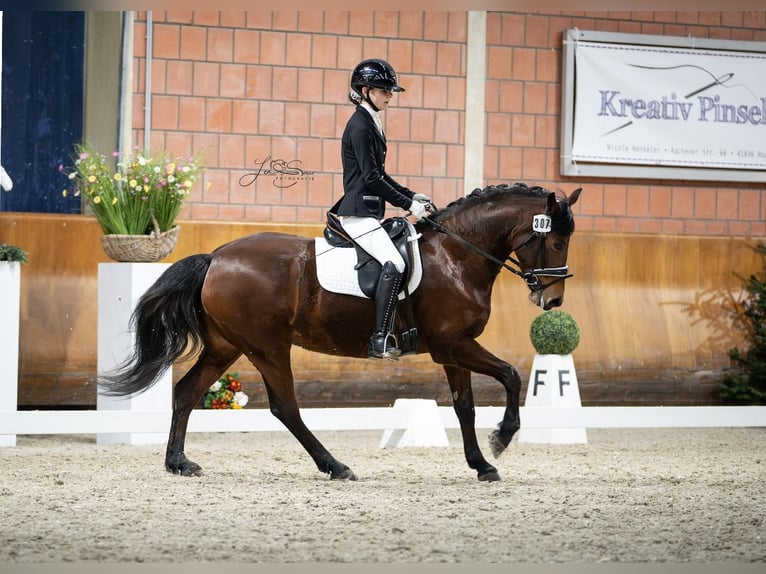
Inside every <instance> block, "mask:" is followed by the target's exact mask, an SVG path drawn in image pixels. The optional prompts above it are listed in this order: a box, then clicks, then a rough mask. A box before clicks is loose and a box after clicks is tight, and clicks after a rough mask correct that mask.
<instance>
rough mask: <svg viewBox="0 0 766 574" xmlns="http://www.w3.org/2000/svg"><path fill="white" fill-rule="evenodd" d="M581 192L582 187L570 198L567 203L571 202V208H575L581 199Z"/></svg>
mask: <svg viewBox="0 0 766 574" xmlns="http://www.w3.org/2000/svg"><path fill="white" fill-rule="evenodd" d="M581 191H582V187H578V188H577V189H575V190H574V191H573V192H572V194H571V195H570V196H569V199H568V200H567V201H568V202H569V206H570V207H571V206H573V205H574V204H575V203H577V199H578V198H579V197H580V192H581Z"/></svg>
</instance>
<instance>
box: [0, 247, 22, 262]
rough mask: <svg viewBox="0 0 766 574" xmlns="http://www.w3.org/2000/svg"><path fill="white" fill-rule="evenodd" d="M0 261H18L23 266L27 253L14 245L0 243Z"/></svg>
mask: <svg viewBox="0 0 766 574" xmlns="http://www.w3.org/2000/svg"><path fill="white" fill-rule="evenodd" d="M0 261H18V262H19V263H21V264H22V265H24V264H25V263H26V262H27V252H26V251H24V250H23V249H22V248H21V247H18V246H16V245H8V244H7V243H0Z"/></svg>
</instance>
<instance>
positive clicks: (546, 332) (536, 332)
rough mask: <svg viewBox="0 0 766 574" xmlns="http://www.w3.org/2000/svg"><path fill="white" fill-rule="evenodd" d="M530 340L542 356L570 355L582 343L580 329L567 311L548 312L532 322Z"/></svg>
mask: <svg viewBox="0 0 766 574" xmlns="http://www.w3.org/2000/svg"><path fill="white" fill-rule="evenodd" d="M529 338H530V340H531V341H532V345H533V346H534V348H535V351H537V352H538V353H539V354H540V355H569V354H570V353H571V352H572V351H574V350H575V348H576V347H577V345H578V343H579V342H580V327H579V326H578V325H577V322H576V321H575V320H574V318H573V317H572V316H571V315H570V314H569V313H567V312H566V311H560V310H555V311H546V312H545V313H543V314H542V315H538V316H537V317H535V319H534V320H533V321H532V324H531V325H530V327H529Z"/></svg>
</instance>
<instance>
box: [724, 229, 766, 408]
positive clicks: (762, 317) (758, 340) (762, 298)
mask: <svg viewBox="0 0 766 574" xmlns="http://www.w3.org/2000/svg"><path fill="white" fill-rule="evenodd" d="M755 249H756V250H757V251H758V252H759V253H761V254H762V255H764V256H766V244H763V243H761V244H758V246H757V247H756V248H755ZM764 261H765V262H766V259H765V260H764ZM764 269H765V270H766V266H765V267H764ZM746 286H747V291H748V298H747V299H746V300H745V303H744V314H745V317H746V318H747V320H748V321H749V334H750V347H749V348H748V349H747V350H740V349H738V348H737V347H735V348H733V349H730V350H729V357H731V359H732V360H733V361H734V363H735V366H736V367H735V368H734V369H733V370H731V371H729V372H728V373H727V374H726V376H725V377H724V380H723V383H722V385H721V389H720V390H721V398H722V399H723V400H724V402H726V403H735V404H746V405H759V404H766V272H764V273H762V274H761V275H760V276H758V275H755V274H753V275H751V276H750V277H749V278H748V280H747V282H746Z"/></svg>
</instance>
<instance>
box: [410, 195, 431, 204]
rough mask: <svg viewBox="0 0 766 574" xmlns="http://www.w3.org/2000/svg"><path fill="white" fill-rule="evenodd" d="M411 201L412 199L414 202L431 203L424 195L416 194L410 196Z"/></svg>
mask: <svg viewBox="0 0 766 574" xmlns="http://www.w3.org/2000/svg"><path fill="white" fill-rule="evenodd" d="M412 199H414V200H415V201H424V202H426V203H433V202H432V201H431V198H430V197H428V196H427V195H426V194H425V193H416V194H415V195H413V196H412Z"/></svg>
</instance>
